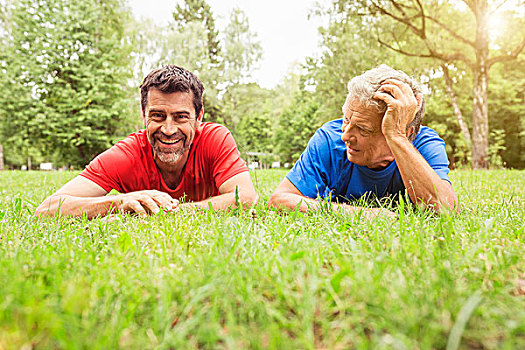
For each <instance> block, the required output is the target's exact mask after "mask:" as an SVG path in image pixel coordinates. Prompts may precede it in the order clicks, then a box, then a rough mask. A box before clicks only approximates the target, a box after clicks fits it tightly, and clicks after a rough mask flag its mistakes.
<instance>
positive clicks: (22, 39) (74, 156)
mask: <svg viewBox="0 0 525 350" xmlns="http://www.w3.org/2000/svg"><path fill="white" fill-rule="evenodd" d="M128 15H129V14H128V13H127V12H126V11H125V10H124V5H123V3H122V1H120V0H105V1H101V0H99V1H96V0H86V1H80V2H77V1H70V0H49V1H46V2H41V1H37V0H18V1H13V2H12V3H11V8H10V22H9V33H10V37H9V38H8V42H9V44H8V46H7V49H6V50H5V51H4V52H3V54H2V56H1V61H2V62H1V63H2V65H3V66H4V67H5V70H4V71H3V73H4V74H5V79H4V80H3V86H2V93H1V95H0V104H1V105H2V114H5V115H9V120H10V124H9V125H7V126H5V125H4V128H3V129H2V130H3V137H4V139H5V142H6V143H7V144H11V145H17V144H20V143H22V144H24V145H25V148H26V149H31V148H37V149H38V150H41V151H42V153H43V154H44V155H45V156H46V158H47V159H50V158H54V157H55V158H58V159H60V160H61V163H62V164H64V163H66V164H67V163H70V164H75V165H84V164H87V162H89V161H90V160H91V159H92V158H93V157H94V156H96V155H97V154H98V153H100V152H101V151H103V150H105V149H106V148H108V147H109V146H110V145H111V144H112V143H113V142H114V141H115V139H117V138H120V137H121V136H123V135H125V134H127V133H128V132H129V131H130V128H129V126H128V125H123V124H122V121H123V120H125V118H124V117H125V115H126V114H127V113H128V112H129V106H130V105H131V103H130V92H129V89H128V88H127V82H128V80H129V78H130V73H129V72H130V70H131V69H130V59H129V52H130V47H131V45H129V40H128V38H127V37H126V36H125V33H124V23H125V21H126V18H127V16H128ZM13 92H15V93H16V95H13ZM12 96H18V97H17V98H16V99H14V98H12Z"/></svg>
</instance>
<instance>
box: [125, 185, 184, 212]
mask: <svg viewBox="0 0 525 350" xmlns="http://www.w3.org/2000/svg"><path fill="white" fill-rule="evenodd" d="M178 206H179V201H178V200H176V199H174V198H171V196H170V195H169V194H167V193H164V192H161V191H156V190H147V191H138V192H131V193H128V194H125V195H123V197H122V199H121V205H120V210H122V211H124V212H128V213H136V214H139V215H141V216H145V215H149V214H157V213H158V212H159V211H160V210H161V209H164V210H167V211H173V210H175V208H177V207H178Z"/></svg>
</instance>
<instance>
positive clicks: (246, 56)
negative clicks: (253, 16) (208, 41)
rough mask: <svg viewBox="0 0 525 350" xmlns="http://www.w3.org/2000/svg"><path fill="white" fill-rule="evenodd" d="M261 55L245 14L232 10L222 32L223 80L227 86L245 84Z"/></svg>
mask: <svg viewBox="0 0 525 350" xmlns="http://www.w3.org/2000/svg"><path fill="white" fill-rule="evenodd" d="M261 55H262V48H261V44H260V43H259V41H258V40H257V35H256V34H255V33H253V32H252V31H251V30H250V24H249V22H248V17H246V14H245V13H244V12H243V11H242V10H240V9H238V8H234V9H233V10H232V12H231V14H230V22H229V23H228V25H227V26H226V29H225V30H224V69H225V80H226V82H228V83H229V84H239V83H241V82H246V81H245V79H246V78H249V77H250V73H251V71H252V70H253V69H254V67H255V65H256V64H257V62H258V61H259V60H260V58H261Z"/></svg>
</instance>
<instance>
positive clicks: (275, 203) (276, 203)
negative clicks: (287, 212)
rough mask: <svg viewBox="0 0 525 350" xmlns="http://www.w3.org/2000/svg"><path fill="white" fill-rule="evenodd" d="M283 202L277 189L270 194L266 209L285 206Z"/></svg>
mask: <svg viewBox="0 0 525 350" xmlns="http://www.w3.org/2000/svg"><path fill="white" fill-rule="evenodd" d="M284 204H285V202H284V201H283V198H282V195H281V193H280V192H279V191H275V192H274V193H272V195H271V196H270V199H269V200H268V209H279V210H280V209H283V208H286V206H285V205H284Z"/></svg>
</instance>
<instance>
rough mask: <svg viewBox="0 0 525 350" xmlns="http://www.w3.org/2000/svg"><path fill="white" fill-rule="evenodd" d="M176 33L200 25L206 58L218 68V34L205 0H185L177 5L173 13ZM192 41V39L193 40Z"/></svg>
mask: <svg viewBox="0 0 525 350" xmlns="http://www.w3.org/2000/svg"><path fill="white" fill-rule="evenodd" d="M173 19H174V20H175V25H176V27H177V31H179V32H180V31H184V30H185V28H186V27H187V26H188V25H192V24H193V23H200V24H201V25H202V27H203V29H204V35H205V43H206V45H205V47H206V51H207V56H208V58H209V60H210V61H211V63H212V64H214V65H216V66H217V67H220V62H221V47H220V41H219V32H218V31H217V30H216V29H215V19H214V18H213V12H212V10H211V7H210V5H208V3H207V2H206V1H205V0H185V1H184V2H183V3H182V4H181V3H178V4H177V6H176V7H175V11H174V12H173ZM193 40H194V39H193Z"/></svg>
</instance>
